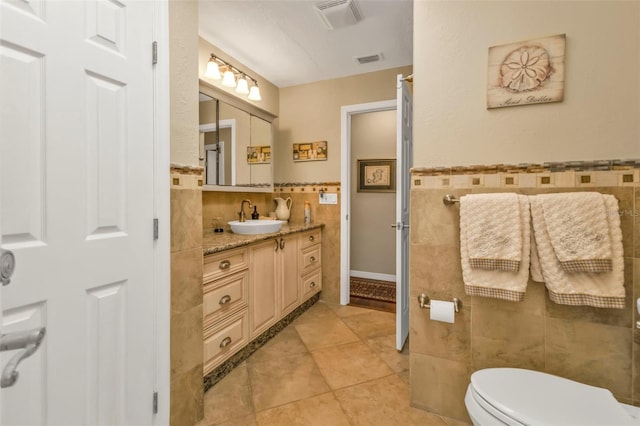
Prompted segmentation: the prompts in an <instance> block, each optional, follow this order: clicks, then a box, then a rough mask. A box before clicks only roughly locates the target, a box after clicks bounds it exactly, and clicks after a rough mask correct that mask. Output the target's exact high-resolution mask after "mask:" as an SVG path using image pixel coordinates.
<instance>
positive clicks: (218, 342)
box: [204, 309, 249, 375]
mask: <svg viewBox="0 0 640 426" xmlns="http://www.w3.org/2000/svg"><path fill="white" fill-rule="evenodd" d="M248 320H249V315H248V311H247V310H246V309H245V310H243V311H240V312H238V313H237V314H236V315H233V316H231V317H230V318H229V319H228V320H226V321H224V322H222V323H220V324H219V325H216V326H215V327H209V328H205V330H204V374H205V375H206V374H208V373H209V372H211V371H212V370H213V369H214V368H215V367H217V366H218V365H219V364H220V363H221V362H223V361H224V360H226V359H227V358H229V357H230V356H231V355H233V354H234V353H236V352H238V350H240V349H241V348H242V347H244V346H245V345H246V344H247V343H248V342H249V321H248Z"/></svg>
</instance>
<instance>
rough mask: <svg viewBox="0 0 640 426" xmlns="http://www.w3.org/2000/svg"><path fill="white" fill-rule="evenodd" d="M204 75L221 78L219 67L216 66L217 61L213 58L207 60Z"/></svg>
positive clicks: (216, 78)
mask: <svg viewBox="0 0 640 426" xmlns="http://www.w3.org/2000/svg"><path fill="white" fill-rule="evenodd" d="M204 76H205V77H208V78H212V79H214V80H220V79H221V78H222V76H221V75H220V67H218V63H217V62H216V61H215V60H214V59H213V58H211V59H209V62H207V70H206V71H205V72H204Z"/></svg>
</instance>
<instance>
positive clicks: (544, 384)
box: [471, 368, 637, 426]
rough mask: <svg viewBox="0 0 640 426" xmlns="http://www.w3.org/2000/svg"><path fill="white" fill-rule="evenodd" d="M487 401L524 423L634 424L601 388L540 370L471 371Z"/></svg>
mask: <svg viewBox="0 0 640 426" xmlns="http://www.w3.org/2000/svg"><path fill="white" fill-rule="evenodd" d="M471 386H472V387H473V389H474V390H475V392H476V394H477V395H479V396H480V397H481V398H482V399H484V400H485V402H486V403H488V404H490V405H491V406H492V407H494V408H495V409H497V410H498V411H500V412H501V413H503V414H505V415H507V416H509V417H511V418H512V419H514V420H516V421H518V422H520V423H523V424H535V425H558V424H565V425H566V424H580V425H585V426H587V425H611V424H616V425H627V424H628V425H632V424H637V423H635V421H634V420H633V419H632V418H631V417H630V416H629V414H628V413H627V412H626V411H625V410H624V408H623V407H622V405H620V403H618V401H616V399H615V398H614V397H613V394H612V393H611V392H610V391H609V390H607V389H603V388H599V387H595V386H590V385H585V384H583V383H579V382H575V381H573V380H569V379H565V378H562V377H558V376H554V375H551V374H547V373H542V372H539V371H532V370H525V369H519V368H488V369H484V370H479V371H476V372H475V373H473V374H472V375H471Z"/></svg>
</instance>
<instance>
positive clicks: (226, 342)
mask: <svg viewBox="0 0 640 426" xmlns="http://www.w3.org/2000/svg"><path fill="white" fill-rule="evenodd" d="M230 344H231V337H225V338H224V339H222V342H220V347H221V348H226V347H227V346H229V345H230Z"/></svg>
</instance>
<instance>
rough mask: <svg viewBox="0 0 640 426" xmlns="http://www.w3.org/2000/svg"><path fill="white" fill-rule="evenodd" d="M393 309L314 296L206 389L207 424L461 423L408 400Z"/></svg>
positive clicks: (406, 369)
mask: <svg viewBox="0 0 640 426" xmlns="http://www.w3.org/2000/svg"><path fill="white" fill-rule="evenodd" d="M394 342H395V315H394V314H392V313H387V312H380V311H373V310H367V309H362V308H355V307H351V306H341V305H332V304H327V303H324V302H318V303H316V304H315V305H314V306H312V307H311V308H310V309H309V310H308V311H306V312H305V313H304V314H302V315H301V316H300V317H299V318H297V319H296V320H295V321H294V322H293V323H292V324H291V325H290V326H288V327H287V328H286V329H284V330H283V331H282V332H281V333H280V334H279V335H278V336H276V337H275V338H273V339H272V340H271V341H269V342H268V343H267V344H266V345H265V346H263V347H262V348H260V349H259V350H258V351H257V352H255V353H254V354H253V355H252V356H251V357H250V358H249V359H248V360H247V361H246V362H244V363H243V364H241V365H240V366H239V367H237V368H236V369H235V370H233V371H232V372H231V373H230V374H229V375H228V376H227V377H225V378H224V379H222V380H221V381H220V382H219V383H218V384H216V385H215V386H214V387H213V388H211V389H210V390H209V391H207V393H205V418H204V420H202V421H201V422H200V423H198V425H197V426H210V425H219V424H222V425H292V424H296V425H323V426H324V425H331V426H338V425H385V426H386V425H414V424H415V425H417V424H420V425H439V426H447V425H462V423H460V422H457V421H455V420H452V419H444V418H441V417H440V416H437V415H433V414H429V413H427V412H425V411H422V410H419V409H416V408H412V407H410V406H409V353H408V348H407V347H405V350H404V351H403V352H402V353H398V352H397V351H396V350H395V348H394Z"/></svg>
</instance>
